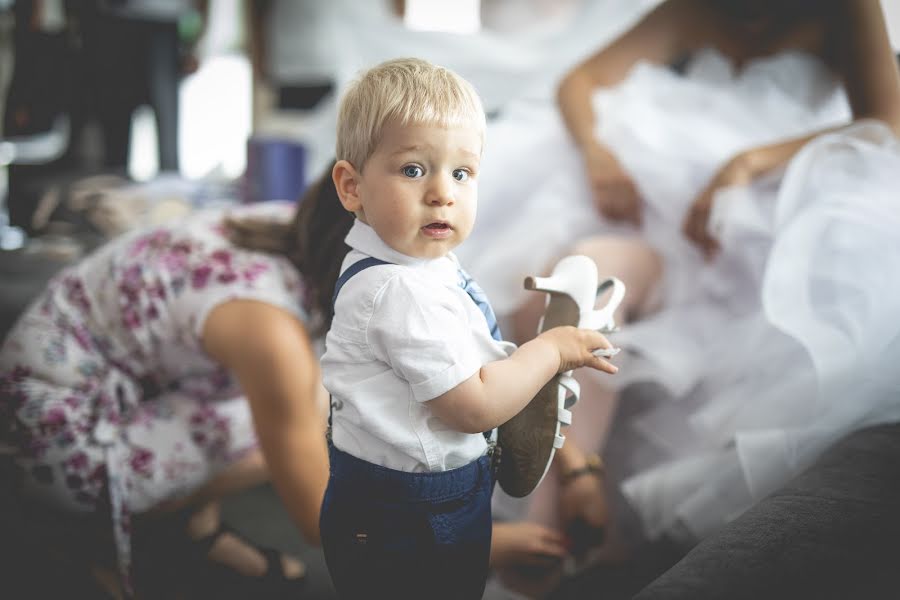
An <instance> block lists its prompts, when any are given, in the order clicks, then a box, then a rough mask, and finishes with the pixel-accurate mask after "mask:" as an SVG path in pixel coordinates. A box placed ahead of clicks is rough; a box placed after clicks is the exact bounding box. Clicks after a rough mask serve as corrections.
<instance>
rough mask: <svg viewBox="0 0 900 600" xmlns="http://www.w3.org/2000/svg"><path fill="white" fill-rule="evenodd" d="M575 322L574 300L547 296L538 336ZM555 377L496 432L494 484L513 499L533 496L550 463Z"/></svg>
mask: <svg viewBox="0 0 900 600" xmlns="http://www.w3.org/2000/svg"><path fill="white" fill-rule="evenodd" d="M579 318H580V312H579V309H578V305H577V304H576V303H575V301H574V300H572V299H571V298H570V297H568V296H565V295H562V294H551V295H550V302H549V303H548V304H547V309H546V310H545V311H544V319H543V322H542V324H541V332H544V331H547V330H549V329H552V328H554V327H558V326H561V325H572V326H577V325H578V321H579ZM559 377H560V376H559V375H555V376H554V377H553V378H552V379H551V380H550V381H548V382H547V384H546V385H544V387H542V388H541V389H540V391H539V392H538V393H537V395H536V396H535V397H534V398H532V400H531V402H529V403H528V405H527V406H525V408H523V409H522V410H521V411H520V412H519V414H517V415H516V416H514V417H513V418H512V419H510V420H509V421H507V422H506V423H504V424H503V425H501V426H500V427H498V429H497V444H498V445H499V446H500V448H501V454H500V466H499V469H498V473H497V482H498V483H499V484H500V488H501V489H502V490H503V491H504V492H506V493H507V494H509V495H510V496H513V497H514V498H522V497H524V496H527V495H528V494H530V493H531V492H533V491H534V489H535V488H536V487H537V486H538V485H539V484H540V483H541V481H542V480H543V479H544V476H545V475H546V474H547V471H548V470H549V469H550V463H551V462H552V461H553V456H554V454H555V452H556V448H554V446H553V443H554V441H555V439H556V436H558V435H559V427H560V423H559V418H558V417H559V408H560V405H559Z"/></svg>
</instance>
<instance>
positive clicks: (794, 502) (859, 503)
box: [592, 424, 900, 600]
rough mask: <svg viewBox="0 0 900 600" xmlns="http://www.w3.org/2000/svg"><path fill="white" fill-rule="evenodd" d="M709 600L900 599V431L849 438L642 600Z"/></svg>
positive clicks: (639, 599)
mask: <svg viewBox="0 0 900 600" xmlns="http://www.w3.org/2000/svg"><path fill="white" fill-rule="evenodd" d="M592 597H598V596H597V595H594V596H592ZM706 598H728V599H732V600H738V599H743V598H748V599H749V598H754V599H756V598H765V599H769V598H792V599H793V598H815V599H827V598H835V599H837V598H841V599H845V598H846V599H857V598H866V599H868V598H900V425H898V424H893V425H884V426H878V427H873V428H869V429H865V430H861V431H858V432H856V433H854V434H852V435H850V436H848V437H847V438H845V439H844V440H842V441H841V442H839V443H838V444H836V445H835V446H834V447H832V448H831V449H830V450H829V451H828V452H826V453H825V454H824V455H823V456H822V457H821V458H820V459H819V461H818V462H817V463H816V464H815V465H813V466H812V467H811V468H810V469H808V470H807V471H806V472H805V473H803V474H802V475H800V476H798V477H797V478H796V479H794V480H793V481H791V482H790V483H789V484H788V485H786V486H784V487H783V488H782V489H780V490H779V491H778V492H776V493H774V494H772V495H771V496H769V497H768V498H766V499H764V500H762V501H761V502H759V503H758V504H757V505H756V506H754V507H753V508H751V509H750V510H749V511H747V512H746V513H745V514H744V515H742V516H741V517H740V518H739V519H737V520H736V521H734V522H733V523H731V524H730V525H729V526H728V527H726V528H725V529H724V530H722V531H721V532H719V533H718V534H717V535H714V536H712V537H710V538H708V539H706V540H705V541H703V542H702V543H700V544H699V545H698V546H697V547H695V548H694V549H693V550H692V551H691V552H689V553H688V554H687V556H685V557H684V558H683V559H682V560H681V561H680V562H678V563H677V564H676V565H675V566H674V567H672V568H671V569H669V570H668V571H667V572H666V573H664V574H663V575H662V576H660V577H659V578H657V579H656V580H655V581H653V582H652V583H651V584H650V585H648V586H647V587H646V588H645V589H644V590H642V591H641V592H640V593H639V594H638V595H637V596H636V597H635V599H636V600H677V599H684V600H688V599H690V600H702V599H706Z"/></svg>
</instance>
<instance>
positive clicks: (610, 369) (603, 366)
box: [588, 356, 619, 375]
mask: <svg viewBox="0 0 900 600" xmlns="http://www.w3.org/2000/svg"><path fill="white" fill-rule="evenodd" d="M591 359H592V360H591V361H590V363H588V365H589V366H590V367H591V368H593V369H597V370H598V371H604V372H606V373H609V374H610V375H613V374H615V373H618V372H619V367H617V366H616V365H614V364H612V363H611V362H609V361H606V360H603V359H602V358H600V357H599V356H592V357H591Z"/></svg>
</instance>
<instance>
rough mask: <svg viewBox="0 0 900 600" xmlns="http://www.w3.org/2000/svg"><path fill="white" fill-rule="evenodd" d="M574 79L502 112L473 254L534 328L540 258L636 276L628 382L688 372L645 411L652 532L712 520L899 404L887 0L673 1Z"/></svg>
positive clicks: (899, 291)
mask: <svg viewBox="0 0 900 600" xmlns="http://www.w3.org/2000/svg"><path fill="white" fill-rule="evenodd" d="M683 56H690V60H689V61H687V62H686V66H685V67H684V69H683V72H681V73H678V72H676V71H675V70H673V69H671V68H669V67H668V66H667V65H669V64H672V63H673V62H676V61H677V60H678V59H679V58H680V57H683ZM558 99H559V104H560V107H559V108H560V110H559V113H557V112H556V110H555V109H554V107H549V106H542V107H540V106H538V107H536V106H533V105H525V104H522V105H520V106H515V107H512V108H511V109H510V110H509V111H508V112H507V114H506V116H505V118H504V119H502V120H501V121H499V122H497V123H495V124H494V125H493V126H492V128H493V129H492V131H490V132H489V135H488V146H487V148H486V151H485V157H484V160H483V163H482V170H481V173H482V175H481V176H480V177H481V181H480V188H481V189H480V206H479V211H480V212H479V218H478V225H477V227H476V230H475V232H474V233H473V235H472V236H471V237H470V238H469V241H467V244H465V245H464V247H463V248H461V249H460V251H459V252H458V254H459V255H460V259H461V260H462V261H464V262H465V263H466V264H467V265H470V267H471V271H472V272H473V275H474V276H475V277H476V278H477V279H478V280H479V281H480V282H481V283H482V285H483V286H484V287H485V289H486V290H487V292H488V295H489V296H490V297H491V299H492V303H493V305H494V307H495V309H496V310H497V312H498V314H499V315H500V316H501V319H503V318H505V319H506V321H507V325H509V326H512V329H513V330H514V331H516V332H517V333H518V335H519V336H520V337H522V336H523V334H522V333H521V332H522V331H526V330H525V329H523V328H522V327H516V326H517V325H520V324H521V322H523V321H524V322H527V328H528V329H530V330H531V331H533V330H534V327H535V320H534V318H535V312H536V307H537V310H538V311H539V309H540V303H541V302H542V300H543V299H542V298H536V296H537V295H534V296H535V298H530V297H529V296H528V295H527V294H528V293H526V292H524V291H522V280H523V278H524V277H525V276H526V275H529V274H534V273H539V272H542V271H545V270H546V269H547V267H548V265H552V264H553V262H554V260H555V259H556V258H558V257H560V256H562V255H564V254H568V253H572V252H578V253H585V254H588V255H590V256H591V257H592V258H594V259H595V261H596V262H597V264H598V268H599V270H600V273H601V274H610V275H617V276H618V277H620V278H622V279H623V280H625V282H626V284H627V285H628V287H629V303H628V305H627V306H626V307H625V308H624V312H623V315H622V317H623V319H626V320H629V321H630V322H628V324H627V325H626V326H624V327H623V329H622V331H621V332H620V333H618V334H615V336H614V337H613V340H614V341H615V342H616V343H617V344H619V345H621V346H622V347H623V348H625V349H626V350H627V351H628V352H623V355H625V356H624V358H623V359H622V360H620V361H619V365H620V367H621V370H620V374H619V375H618V376H617V377H616V378H615V379H617V380H618V381H617V382H616V383H617V384H618V385H619V388H620V389H621V387H622V386H624V385H626V384H629V383H632V382H635V381H655V382H657V383H659V384H661V385H662V386H663V387H664V388H665V389H666V391H667V392H668V393H667V394H666V397H665V399H664V400H663V399H661V400H660V402H657V403H656V404H655V406H653V407H652V408H651V409H648V410H646V411H644V412H642V413H640V414H638V415H636V416H634V417H632V418H630V419H629V420H628V422H627V423H625V424H624V425H623V426H627V427H629V428H631V429H632V430H633V431H634V432H637V434H638V435H639V436H640V439H641V440H642V441H641V442H640V445H641V446H642V447H636V448H634V449H635V452H634V459H633V460H631V461H627V464H624V465H617V467H616V470H617V471H619V472H622V473H624V474H625V475H624V477H623V479H624V480H623V481H621V482H620V484H621V490H622V491H623V493H624V495H625V497H626V498H627V499H628V500H629V502H630V504H631V506H632V508H633V509H634V510H635V511H636V512H637V514H638V515H639V517H640V520H641V522H642V524H643V529H644V531H643V533H644V535H646V536H647V537H650V538H654V537H658V536H660V535H662V534H666V533H673V532H678V535H682V536H686V537H688V538H689V539H697V538H700V537H703V536H705V535H708V534H709V533H711V532H712V531H714V530H715V529H716V528H718V527H719V526H721V525H722V524H723V523H725V522H727V521H729V520H730V519H732V518H734V517H735V516H737V515H738V514H740V513H741V512H742V511H743V510H745V509H746V508H748V507H749V506H750V505H751V504H752V503H753V502H755V501H756V500H758V499H759V498H761V497H762V496H764V495H766V494H767V493H769V492H770V491H772V490H773V489H774V488H775V487H777V486H778V485H780V484H782V483H784V482H785V481H786V480H787V479H788V478H789V477H790V476H792V475H794V474H796V473H797V472H799V471H800V470H802V469H803V468H804V467H805V466H807V465H808V464H810V462H811V461H812V460H814V458H815V457H816V456H817V454H818V453H819V452H820V451H821V450H823V449H824V448H825V447H827V445H828V444H829V443H831V442H833V441H835V440H836V439H837V438H838V437H840V436H842V435H844V434H846V433H848V432H849V431H851V430H853V429H856V428H859V427H861V426H863V425H865V424H870V423H875V422H884V421H890V420H897V419H900V394H898V393H897V391H898V388H900V374H898V372H897V370H896V368H891V366H890V365H889V364H888V361H889V360H890V359H891V357H892V356H896V351H897V350H900V285H898V284H897V283H895V275H894V274H895V273H897V272H898V271H900V235H898V232H900V194H898V192H897V190H898V189H900V188H898V186H897V184H896V176H895V173H898V172H900V143H898V141H897V138H896V135H897V133H898V132H900V77H898V72H897V64H896V61H895V58H894V56H893V53H892V51H891V48H890V44H889V42H888V38H887V33H886V30H885V25H884V20H883V15H882V13H881V8H880V5H879V3H878V0H827V1H819V2H811V1H806V0H791V1H785V2H780V3H776V2H752V1H749V0H747V1H743V0H730V1H729V2H713V1H712V0H669V1H667V2H664V3H663V4H661V5H660V6H659V7H657V9H655V10H654V11H652V12H651V13H650V14H649V15H648V16H646V17H645V18H644V19H643V20H642V21H641V22H640V23H638V24H637V25H636V26H635V27H634V28H632V29H631V30H629V31H628V32H626V33H625V34H624V35H623V36H621V37H620V38H619V39H618V40H616V41H615V42H614V43H613V44H611V45H610V46H608V47H607V48H605V49H603V50H602V51H599V52H598V53H597V54H595V55H593V56H592V57H590V58H588V59H587V60H586V61H585V62H583V63H582V64H581V65H579V66H578V67H576V68H575V69H574V70H573V71H571V72H570V74H569V75H568V76H567V77H566V78H565V79H564V80H563V82H562V84H561V86H560V89H559V94H558ZM589 236H594V237H592V238H591V237H589ZM578 240H582V241H580V242H579V241H578ZM576 242H577V243H576ZM620 356H621V355H620ZM583 383H587V384H588V386H589V387H588V389H590V390H592V392H593V393H594V395H593V396H592V395H590V394H588V393H585V394H583V395H582V401H581V403H579V405H578V406H577V407H576V414H575V424H574V425H573V426H572V428H571V431H570V435H569V439H570V442H571V440H573V439H574V440H575V441H576V442H577V443H578V444H579V445H581V446H583V447H585V448H586V449H588V450H600V448H601V447H602V444H603V441H604V440H603V438H604V436H605V429H606V427H607V425H608V420H609V413H610V411H611V407H612V406H613V404H612V403H611V402H610V397H609V396H610V394H609V393H605V394H604V393H600V392H601V391H600V390H598V389H597V383H596V382H594V385H593V386H590V384H591V382H590V381H588V382H584V381H583ZM604 411H606V414H605V416H604V414H602V413H603V412H604ZM651 447H652V451H651V452H647V451H646V450H647V448H651ZM648 456H650V457H652V458H647V457H648ZM552 485H553V481H552V479H551V480H550V481H549V482H548V484H546V485H545V486H542V487H547V486H552ZM597 487H598V488H599V487H600V486H599V485H598V486H597ZM536 496H537V498H536V499H534V501H533V502H532V506H531V508H530V509H528V510H529V511H530V514H531V515H532V517H533V518H535V519H536V520H542V519H543V520H553V519H552V516H550V515H551V514H552V513H554V511H556V508H554V507H550V508H548V507H547V506H543V507H541V503H542V500H540V498H544V499H549V497H550V496H551V494H548V493H546V490H541V489H539V490H538V492H536ZM553 496H555V495H553ZM595 500H596V501H597V502H602V494H600V493H599V492H598V493H597V495H596V497H595Z"/></svg>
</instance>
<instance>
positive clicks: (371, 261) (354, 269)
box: [331, 256, 391, 311]
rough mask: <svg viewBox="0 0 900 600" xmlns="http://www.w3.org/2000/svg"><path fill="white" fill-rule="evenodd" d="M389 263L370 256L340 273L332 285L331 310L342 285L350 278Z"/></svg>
mask: <svg viewBox="0 0 900 600" xmlns="http://www.w3.org/2000/svg"><path fill="white" fill-rule="evenodd" d="M389 264H391V263H389V262H387V261H385V260H380V259H377V258H375V257H374V256H370V257H369V258H364V259H362V260H358V261H356V262H355V263H353V264H352V265H350V266H349V267H347V270H346V271H344V272H343V273H341V276H340V277H338V280H337V282H336V283H335V284H334V294H332V296H331V310H332V311H333V310H334V303H335V302H337V297H338V294H339V293H340V291H341V288H342V287H344V284H345V283H347V282H348V281H350V278H351V277H353V276H354V275H356V274H357V273H359V272H360V271H364V270H366V269H368V268H369V267H375V266H377V265H389Z"/></svg>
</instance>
